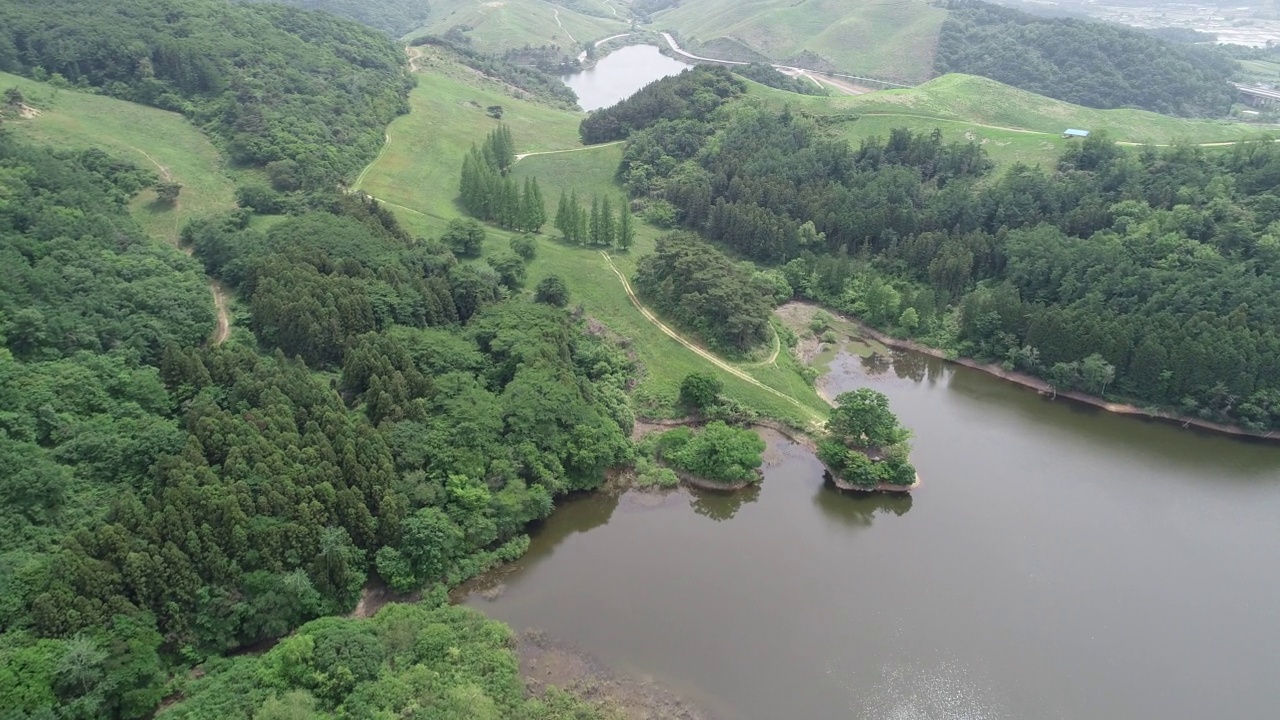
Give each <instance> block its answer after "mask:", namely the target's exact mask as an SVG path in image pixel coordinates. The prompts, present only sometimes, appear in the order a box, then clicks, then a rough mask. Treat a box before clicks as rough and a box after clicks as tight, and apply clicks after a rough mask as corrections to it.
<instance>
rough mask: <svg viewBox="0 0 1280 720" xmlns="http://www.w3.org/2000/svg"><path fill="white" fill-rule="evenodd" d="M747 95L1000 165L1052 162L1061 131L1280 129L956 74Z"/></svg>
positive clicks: (1126, 135) (1220, 138)
mask: <svg viewBox="0 0 1280 720" xmlns="http://www.w3.org/2000/svg"><path fill="white" fill-rule="evenodd" d="M752 93H753V94H757V95H759V96H761V97H765V98H770V99H771V101H774V102H778V103H789V104H790V105H791V106H792V107H793V108H799V109H803V110H804V111H806V112H809V113H812V114H814V115H819V116H827V117H829V118H831V119H838V118H839V117H840V116H841V115H844V116H847V117H852V116H855V115H856V116H857V118H858V119H857V120H853V121H848V122H837V123H835V124H834V127H836V128H837V129H838V131H839V132H841V133H842V134H844V135H845V136H846V137H848V138H849V139H850V140H853V141H857V140H860V139H862V138H865V137H871V136H874V135H881V136H884V135H887V134H888V132H889V130H891V129H892V128H895V127H910V128H912V129H915V130H926V131H927V130H932V129H933V128H935V127H936V128H940V129H941V130H942V131H943V135H944V137H945V138H946V139H947V140H948V141H952V140H972V141H974V142H979V143H982V144H983V146H984V147H985V148H986V149H987V151H988V152H989V153H990V154H991V156H992V158H993V159H994V160H995V161H996V162H998V163H1001V164H1010V163H1012V162H1015V161H1022V162H1026V163H1030V164H1034V163H1036V162H1042V163H1051V162H1052V161H1053V160H1054V159H1055V158H1056V157H1057V155H1058V153H1059V152H1060V150H1061V148H1062V147H1064V144H1065V143H1066V142H1068V141H1066V140H1063V139H1062V137H1061V135H1062V131H1063V130H1065V129H1066V128H1068V127H1074V128H1082V129H1085V130H1090V131H1093V132H1097V131H1100V130H1105V131H1107V132H1108V133H1109V134H1110V135H1111V137H1112V138H1114V139H1116V140H1118V141H1121V142H1125V143H1133V144H1143V143H1154V144H1158V145H1167V144H1170V143H1175V142H1189V143H1196V144H1206V143H1222V142H1234V141H1237V140H1243V139H1248V138H1253V137H1258V136H1260V135H1262V134H1264V133H1267V132H1276V131H1277V130H1280V128H1278V127H1277V126H1273V125H1256V124H1246V123H1236V122H1229V121H1222V120H1191V119H1184V118H1173V117H1168V116H1166V115H1159V114H1156V113H1152V112H1147V111H1145V110H1095V109H1093V108H1086V107H1082V106H1079V105H1072V104H1071V103H1066V102H1062V101H1060V100H1053V99H1051V98H1047V97H1044V96H1042V95H1036V94H1034V93H1029V92H1026V91H1024V90H1019V89H1017V88H1014V87H1011V86H1009V85H1005V84H1003V83H999V82H996V81H995V80H989V79H987V78H982V77H977V76H973V75H959V74H952V75H944V76H942V77H939V78H935V79H933V80H930V81H929V82H927V83H925V84H923V85H920V86H918V87H915V88H912V89H909V90H888V91H883V92H877V93H869V94H867V95H857V96H847V95H846V96H839V97H828V98H822V97H805V96H799V95H794V94H791V93H783V92H780V91H777V90H773V89H770V88H766V87H764V86H757V85H753V86H752Z"/></svg>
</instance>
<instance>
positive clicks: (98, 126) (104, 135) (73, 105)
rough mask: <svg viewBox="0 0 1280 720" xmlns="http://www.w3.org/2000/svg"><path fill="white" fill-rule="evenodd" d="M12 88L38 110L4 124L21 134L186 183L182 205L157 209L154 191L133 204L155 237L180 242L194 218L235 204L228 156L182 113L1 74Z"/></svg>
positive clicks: (0, 84) (2, 84) (0, 80)
mask: <svg viewBox="0 0 1280 720" xmlns="http://www.w3.org/2000/svg"><path fill="white" fill-rule="evenodd" d="M11 87H16V88H18V89H19V90H20V91H21V92H22V94H23V95H24V96H25V97H26V102H27V104H28V105H30V106H32V107H33V108H35V109H36V110H37V111H38V113H39V114H38V115H36V116H35V117H32V118H29V119H24V120H16V121H13V122H6V123H5V127H7V128H9V129H11V130H13V131H14V132H15V133H17V134H18V135H20V136H23V137H26V138H29V139H31V140H33V141H36V142H39V143H43V144H47V145H53V146H57V147H70V148H89V147H98V148H102V149H103V150H105V151H107V152H108V153H111V154H113V155H116V156H118V157H121V158H124V159H127V160H130V161H132V162H135V163H137V164H138V165H141V166H143V167H149V168H151V169H153V170H155V171H156V172H157V173H159V174H160V175H161V176H162V177H169V178H172V179H173V181H174V182H178V183H181V184H182V193H181V195H180V196H179V199H178V204H177V206H176V207H172V208H170V207H168V206H162V205H157V204H156V203H155V193H153V192H152V191H150V190H144V191H143V192H142V193H141V194H140V195H139V196H138V197H137V198H135V199H134V201H133V207H132V210H133V215H134V216H135V217H136V218H137V220H138V221H139V223H141V224H142V226H143V228H144V229H145V230H146V231H147V232H148V233H149V234H150V235H152V236H153V237H160V238H164V239H166V240H169V241H170V242H175V243H176V241H177V238H178V230H179V228H181V226H182V224H183V223H185V222H186V221H187V220H188V219H190V218H191V217H194V216H196V215H199V214H203V213H207V212H213V211H216V210H223V209H227V208H230V207H233V206H234V205H235V199H234V194H235V193H234V186H233V183H232V180H231V178H230V177H228V175H227V169H226V167H225V165H224V162H223V159H222V157H221V156H220V155H219V154H218V151H217V150H216V149H215V148H214V147H213V144H212V143H210V142H209V139H208V138H207V137H206V136H205V135H204V134H203V133H201V132H200V131H199V130H198V129H197V128H195V127H194V126H193V125H191V124H190V123H188V122H187V121H186V119H185V118H183V117H182V116H181V115H179V114H177V113H172V112H167V111H165V110H157V109H155V108H151V107H145V106H143V105H137V104H134V103H131V102H125V101H123V100H116V99H114V98H110V97H105V96H102V95H91V94H88V93H81V92H75V91H72V90H60V89H57V88H54V87H53V86H51V85H48V84H45V83H38V82H35V81H33V80H28V79H26V78H22V77H18V76H16V75H10V74H8V73H0V90H3V89H8V88H11Z"/></svg>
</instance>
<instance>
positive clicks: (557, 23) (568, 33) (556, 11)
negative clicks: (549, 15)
mask: <svg viewBox="0 0 1280 720" xmlns="http://www.w3.org/2000/svg"><path fill="white" fill-rule="evenodd" d="M551 12H553V13H555V14H556V25H559V26H560V31H561V32H563V33H564V34H565V35H568V36H569V39H570V40H572V41H573V42H574V43H575V44H576V43H577V42H578V38H576V37H574V36H573V34H572V33H570V32H569V31H568V30H565V29H564V23H562V22H560V11H559V10H558V9H556V8H552V9H551Z"/></svg>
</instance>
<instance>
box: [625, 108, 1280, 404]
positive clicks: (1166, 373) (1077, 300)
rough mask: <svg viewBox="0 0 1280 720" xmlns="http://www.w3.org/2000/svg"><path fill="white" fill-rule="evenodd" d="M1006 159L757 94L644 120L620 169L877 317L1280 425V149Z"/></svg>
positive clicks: (797, 286) (762, 256) (848, 307)
mask: <svg viewBox="0 0 1280 720" xmlns="http://www.w3.org/2000/svg"><path fill="white" fill-rule="evenodd" d="M990 168H991V163H990V161H989V160H988V159H987V158H986V155H985V153H984V151H983V150H982V149H981V148H980V147H978V146H977V145H974V144H970V143H962V144H950V145H948V144H944V143H942V141H941V134H940V133H933V134H917V133H913V132H910V131H908V130H895V131H893V132H892V133H891V135H890V137H889V138H888V139H887V140H876V139H873V140H868V141H864V142H863V143H862V144H861V146H860V147H858V148H852V147H849V146H848V144H847V143H846V142H845V141H843V140H839V139H835V138H832V137H830V136H828V135H826V134H824V132H822V131H821V129H820V128H818V127H816V126H815V124H814V123H813V122H812V121H810V120H808V119H806V118H803V117H798V116H795V115H793V114H791V113H788V112H786V111H785V110H783V111H772V110H767V109H762V108H759V107H756V106H753V105H750V104H747V103H740V104H735V105H734V106H732V107H731V108H730V109H729V110H728V111H727V112H722V113H720V114H719V115H717V118H716V120H715V121H713V122H711V123H703V124H701V127H699V123H696V122H693V121H683V122H680V123H670V122H658V123H656V124H654V125H653V126H651V127H649V128H647V129H644V130H641V131H639V132H636V133H635V134H634V135H633V136H632V140H631V141H630V142H629V143H628V147H627V150H626V151H625V152H624V160H623V163H622V165H621V167H620V168H619V173H620V174H621V176H622V177H624V178H625V179H626V180H627V182H628V185H629V187H630V189H631V191H632V193H633V194H634V195H635V196H637V197H638V198H639V202H642V203H652V204H657V203H669V204H671V205H673V206H674V207H675V208H676V210H677V212H676V216H677V218H678V221H679V222H680V223H682V224H684V225H685V226H686V227H689V228H692V229H696V230H700V231H703V232H705V233H707V234H708V235H709V236H710V237H711V238H713V239H715V240H716V241H718V242H721V243H724V244H725V245H727V246H729V247H731V248H733V249H734V250H735V251H737V252H740V253H742V254H744V255H747V256H750V257H752V258H755V259H757V260H761V261H765V262H769V263H775V264H777V265H778V266H779V269H780V271H781V273H782V275H783V276H784V278H785V281H786V285H787V286H789V288H790V289H791V290H792V291H794V292H795V293H796V294H798V295H800V296H802V297H807V298H810V299H813V300H817V301H820V302H823V303H825V304H827V305H829V306H832V307H835V308H838V309H840V310H842V311H845V312H849V313H851V314H854V315H857V316H858V317H860V318H862V319H864V320H866V321H868V322H870V323H872V324H874V325H877V326H880V327H884V328H888V329H890V330H892V331H893V332H899V333H903V334H910V335H918V336H923V337H926V338H927V339H928V340H929V341H930V342H932V343H935V344H938V345H941V346H944V347H948V348H950V349H953V350H954V351H956V352H958V353H960V354H964V355H973V356H978V357H982V358H994V359H996V360H999V361H1001V362H1004V363H1005V364H1007V366H1008V367H1010V368H1016V369H1020V370H1025V371H1028V372H1031V373H1034V374H1038V375H1040V376H1042V377H1045V378H1048V379H1049V380H1050V382H1051V383H1052V384H1054V386H1055V387H1058V388H1060V389H1079V390H1085V391H1088V392H1094V393H1102V392H1110V393H1115V394H1118V395H1119V396H1121V397H1127V398H1131V399H1136V400H1138V401H1140V402H1145V403H1151V404H1157V405H1161V406H1166V407H1174V408H1177V409H1179V410H1180V411H1182V412H1183V413H1185V414H1189V415H1196V416H1200V417H1204V418H1207V419H1213V420H1219V421H1226V422H1232V423H1237V424H1240V425H1243V426H1245V427H1249V428H1255V429H1261V428H1273V427H1278V426H1280V331H1277V328H1280V302H1278V301H1277V298H1280V250H1278V249H1277V248H1280V245H1278V244H1277V242H1278V241H1277V238H1280V195H1278V194H1277V192H1276V191H1275V187H1274V186H1275V181H1274V179H1275V178H1276V177H1280V149H1277V148H1276V147H1274V146H1273V145H1272V144H1271V143H1268V142H1245V143H1241V144H1238V145H1236V146H1234V147H1232V148H1230V149H1226V150H1220V151H1213V152H1211V151H1208V150H1205V149H1201V148H1196V147H1188V146H1175V147H1170V148H1164V149H1158V148H1143V149H1141V150H1133V151H1126V150H1125V149H1123V148H1121V147H1118V146H1116V145H1115V144H1114V143H1112V142H1111V141H1110V140H1109V139H1107V138H1106V137H1105V135H1103V134H1095V136H1094V137H1090V138H1088V139H1087V140H1086V141H1085V142H1083V143H1078V144H1075V145H1072V146H1071V147H1069V148H1068V149H1067V150H1066V151H1065V152H1064V153H1063V155H1062V157H1061V158H1060V160H1059V164H1058V166H1057V167H1056V168H1053V169H1044V168H1029V167H1025V166H1021V165H1015V166H1014V167H1012V168H1009V169H1008V170H1007V171H1006V172H1004V174H1002V175H1000V176H998V177H993V176H991V175H990V174H989V170H990ZM695 242H696V241H695V240H693V239H690V240H689V243H690V244H693V243H695ZM689 252H694V251H693V250H689ZM644 285H645V283H638V286H640V287H641V288H642V289H643V288H644ZM653 297H655V298H659V297H663V295H662V294H661V293H656V294H654V296H653ZM694 297H696V298H701V297H702V296H701V295H695V296H694ZM655 302H656V300H655ZM663 309H664V310H666V311H667V312H670V313H672V316H673V317H675V318H676V319H678V320H679V321H680V322H682V323H685V324H686V325H688V326H690V327H696V328H699V329H701V330H703V331H704V332H706V333H708V336H709V337H715V333H716V332H723V328H724V326H725V323H724V322H723V321H722V320H721V316H720V315H718V314H717V313H719V312H720V306H719V305H718V304H716V303H710V304H708V305H707V306H700V305H698V304H696V303H684V304H679V303H678V302H673V303H671V304H670V305H669V306H668V307H665V308H663ZM699 318H701V320H699ZM699 322H701V323H703V324H702V325H699V324H698V323H699ZM704 328H705V329H704Z"/></svg>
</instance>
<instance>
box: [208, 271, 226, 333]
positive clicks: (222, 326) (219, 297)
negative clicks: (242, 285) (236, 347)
mask: <svg viewBox="0 0 1280 720" xmlns="http://www.w3.org/2000/svg"><path fill="white" fill-rule="evenodd" d="M209 289H210V290H212V291H213V307H214V308H215V309H216V310H217V311H218V326H217V327H216V328H215V329H214V331H213V344H214V345H221V344H222V343H224V342H226V341H227V338H229V337H231V314H230V313H229V312H227V298H228V296H227V289H226V288H225V287H223V286H222V283H220V282H218V281H217V280H214V279H212V278H210V279H209Z"/></svg>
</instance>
